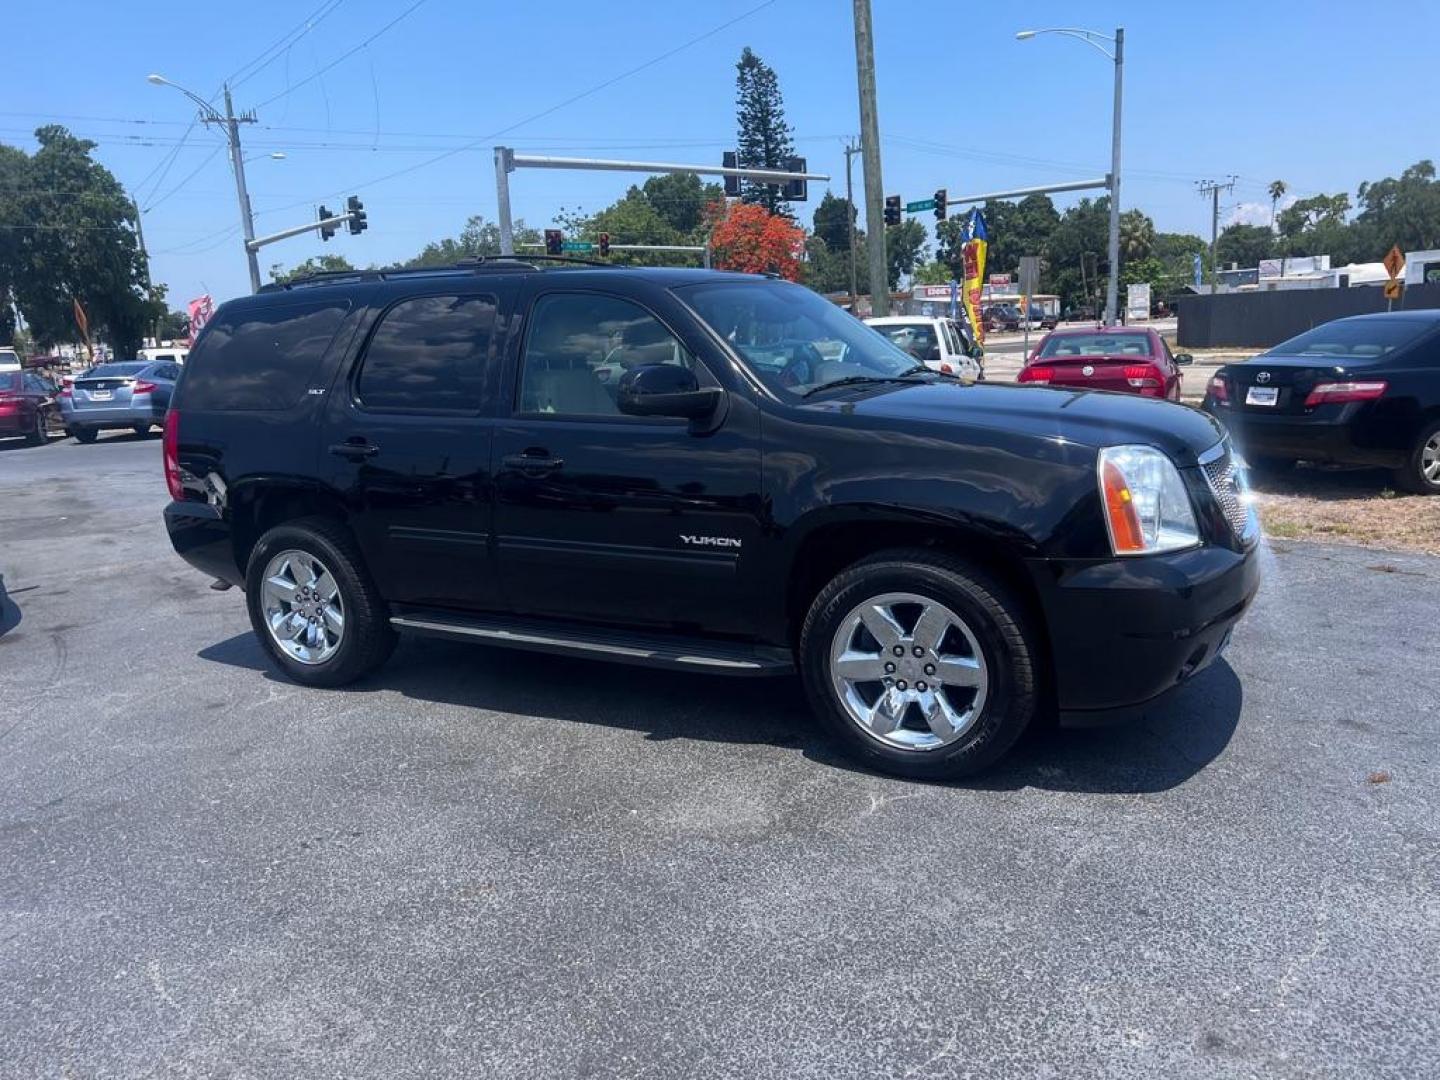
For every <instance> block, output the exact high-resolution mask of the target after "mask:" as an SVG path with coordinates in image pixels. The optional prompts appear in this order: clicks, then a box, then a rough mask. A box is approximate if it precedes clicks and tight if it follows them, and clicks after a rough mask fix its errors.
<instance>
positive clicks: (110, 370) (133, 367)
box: [80, 360, 149, 379]
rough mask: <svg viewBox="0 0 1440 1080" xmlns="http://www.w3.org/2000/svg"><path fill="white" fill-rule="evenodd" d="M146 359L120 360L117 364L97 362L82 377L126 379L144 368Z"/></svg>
mask: <svg viewBox="0 0 1440 1080" xmlns="http://www.w3.org/2000/svg"><path fill="white" fill-rule="evenodd" d="M147 363H149V361H148V360H122V361H121V362H120V363H118V364H97V365H96V366H95V367H93V368H91V369H90V370H89V371H87V372H86V373H85V374H84V375H82V376H80V377H81V378H82V379H128V378H130V376H132V375H136V374H138V373H139V372H141V371H143V370H145V365H146V364H147Z"/></svg>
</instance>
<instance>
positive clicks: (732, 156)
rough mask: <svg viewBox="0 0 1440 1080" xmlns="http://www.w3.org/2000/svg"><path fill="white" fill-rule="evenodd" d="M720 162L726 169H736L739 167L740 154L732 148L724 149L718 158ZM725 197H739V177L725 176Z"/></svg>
mask: <svg viewBox="0 0 1440 1080" xmlns="http://www.w3.org/2000/svg"><path fill="white" fill-rule="evenodd" d="M720 164H721V165H722V166H723V167H724V168H727V169H738V168H739V167H740V155H739V154H737V153H736V152H735V151H734V150H726V151H725V153H724V154H723V155H722V156H721V158H720ZM725 197H726V198H727V199H738V198H739V197H740V177H738V176H727V177H725Z"/></svg>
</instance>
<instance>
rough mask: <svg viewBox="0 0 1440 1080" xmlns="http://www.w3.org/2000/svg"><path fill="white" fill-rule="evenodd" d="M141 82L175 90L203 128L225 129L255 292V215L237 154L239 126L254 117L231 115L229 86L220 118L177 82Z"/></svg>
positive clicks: (153, 79) (257, 286) (157, 79)
mask: <svg viewBox="0 0 1440 1080" xmlns="http://www.w3.org/2000/svg"><path fill="white" fill-rule="evenodd" d="M145 79H146V81H147V82H150V83H153V84H154V85H156V86H169V87H172V88H173V89H176V90H179V91H180V92H181V93H182V94H184V95H185V96H186V97H188V98H189V99H190V100H191V101H193V102H195V104H196V105H198V106H199V107H200V120H201V122H202V123H204V124H205V125H206V126H207V127H208V126H209V125H210V124H218V125H219V126H220V127H222V128H223V129H224V130H225V142H226V143H227V144H229V147H230V167H231V169H232V170H233V171H234V173H235V198H236V200H237V201H238V202H239V203H240V225H241V228H242V229H243V230H244V232H245V261H246V262H247V263H248V264H249V268H250V291H251V292H259V291H260V262H259V260H258V259H257V258H256V255H255V252H254V250H253V249H252V248H251V245H250V242H251V241H252V240H254V239H255V215H254V214H253V213H252V212H251V209H250V193H249V191H247V190H246V187H245V156H244V154H242V153H241V151H240V125H241V124H253V123H254V122H255V115H254V114H253V113H245V114H243V115H241V116H236V115H235V107H234V105H232V104H231V101H230V84H229V83H226V84H225V115H224V116H221V115H220V113H219V112H217V111H216V109H215V107H214V106H213V105H211V104H210V103H209V102H208V101H206V100H205V99H204V98H202V97H201V96H200V95H199V94H196V93H193V92H192V91H190V90H186V89H185V87H183V86H181V85H180V84H179V83H173V82H171V81H170V80H169V79H167V78H165V76H164V75H147V76H145Z"/></svg>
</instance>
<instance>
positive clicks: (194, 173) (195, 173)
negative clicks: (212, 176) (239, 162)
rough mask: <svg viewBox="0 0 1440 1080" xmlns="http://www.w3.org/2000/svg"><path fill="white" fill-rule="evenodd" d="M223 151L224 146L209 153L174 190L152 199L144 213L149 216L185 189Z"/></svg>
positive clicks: (152, 193) (157, 186)
mask: <svg viewBox="0 0 1440 1080" xmlns="http://www.w3.org/2000/svg"><path fill="white" fill-rule="evenodd" d="M223 149H224V147H222V146H217V147H215V148H214V149H213V150H211V151H210V153H209V154H208V155H206V157H205V160H204V161H202V162H200V164H199V165H197V166H195V168H194V170H193V171H191V172H189V173H187V174H186V176H185V179H184V180H181V181H180V183H178V184H176V185H175V186H174V187H173V188H171V189H170V190H169V191H167V192H166V193H165V194H164V195H161V196H160V197H159V198H158V199H152V200H151V202H150V205H149V206H147V207H145V210H144V212H145V213H147V214H148V213H149V212H150V211H151V210H154V209H155V208H156V207H157V206H159V205H160V204H161V203H163V202H164V201H165V200H166V199H168V198H170V196H171V195H174V194H175V193H176V192H177V191H179V190H180V189H181V188H183V187H184V186H185V185H186V184H188V183H189V182H190V181H191V180H194V179H195V177H197V176H198V175H200V171H201V170H202V169H204V168H205V166H207V165H209V164H210V162H212V161H214V160H215V157H216V155H217V154H219V153H220V151H221V150H223ZM156 188H157V189H158V188H159V185H158V184H157V185H156ZM151 195H152V196H153V195H154V192H151Z"/></svg>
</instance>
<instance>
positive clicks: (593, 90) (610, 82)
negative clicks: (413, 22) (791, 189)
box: [269, 0, 776, 213]
mask: <svg viewBox="0 0 1440 1080" xmlns="http://www.w3.org/2000/svg"><path fill="white" fill-rule="evenodd" d="M422 2H423V0H422ZM775 2H776V0H763V2H762V3H759V4H757V5H755V6H754V7H752V8H749V9H747V10H746V11H743V12H741V13H740V14H739V15H736V16H735V17H734V18H733V19H727V20H726V21H725V22H723V23H721V24H720V25H719V26H716V27H713V28H711V29H709V30H707V31H705V32H704V33H703V34H698V35H696V36H695V37H693V38H690V39H689V40H688V41H685V42H683V43H681V44H679V45H676V46H675V47H674V48H672V49H669V50H667V51H665V52H663V53H661V54H660V55H659V56H656V57H653V58H651V59H649V60H646V61H645V62H644V63H643V64H639V65H637V66H635V67H633V68H630V69H628V70H626V71H622V72H621V73H620V74H618V75H615V76H612V77H611V78H609V79H606V80H605V81H604V82H601V83H597V84H596V85H595V86H592V87H590V88H589V89H588V90H582V91H581V92H580V93H578V94H573V95H571V96H570V97H568V98H566V99H565V100H564V101H561V102H558V103H557V104H555V105H551V106H550V107H549V108H546V109H542V110H540V111H539V112H538V113H534V114H533V115H531V116H527V117H525V118H524V119H523V120H517V121H516V122H515V123H513V124H510V125H509V126H507V127H503V128H500V129H499V130H498V131H492V132H490V133H489V134H488V135H481V136H479V137H478V138H475V139H472V140H471V141H470V142H468V143H466V144H464V145H463V146H457V147H454V148H453V149H450V150H446V151H444V152H442V153H439V154H436V155H435V156H434V157H431V158H427V159H426V160H424V161H421V162H417V163H416V164H414V165H408V166H406V167H405V168H403V169H397V170H395V171H394V172H391V173H386V174H385V175H384V176H378V177H375V178H374V179H372V180H366V181H365V182H363V183H359V184H349V185H346V187H345V188H344V190H346V191H357V190H364V189H366V188H371V187H374V186H376V185H377V184H383V183H385V182H387V181H390V180H394V179H397V178H398V177H401V176H408V175H409V174H410V173H412V172H417V171H419V170H420V169H424V168H428V167H429V166H431V165H435V164H437V163H439V162H441V161H444V160H445V159H447V158H450V157H454V156H455V155H456V154H459V153H463V152H465V151H467V150H473V149H475V148H476V147H477V146H481V145H483V144H485V143H488V142H489V141H490V140H492V139H498V138H499V137H500V136H502V135H508V134H509V133H510V132H512V131H514V130H515V129H516V128H519V127H524V126H525V125H526V124H531V123H534V122H535V121H536V120H540V119H543V118H544V117H546V116H549V115H551V114H552V113H556V112H559V111H560V110H561V109H563V108H565V107H566V106H568V105H573V104H575V102H577V101H581V100H583V99H584V98H587V97H590V96H591V95H592V94H598V93H599V92H600V91H601V90H605V89H608V88H609V87H611V86H614V85H615V84H616V83H618V82H620V81H621V80H623V79H628V78H629V77H630V76H632V75H637V74H639V73H640V72H642V71H645V70H646V69H648V68H652V67H654V66H655V65H656V64H659V63H661V62H662V61H664V60H668V59H669V58H670V57H672V56H674V55H676V54H677V53H680V52H683V51H684V50H686V49H688V48H690V47H691V46H692V45H698V44H699V43H700V42H702V41H705V40H706V39H708V38H712V37H714V36H715V35H716V34H718V33H720V32H722V31H724V30H728V29H729V28H730V27H732V26H734V25H735V24H736V23H738V22H741V21H743V20H744V19H748V18H749V17H750V16H751V15H754V14H756V13H757V12H760V11H763V10H764V9H765V8H767V7H770V6H771V5H772V4H774V3H775ZM340 190H341V189H339V188H336V189H332V191H329V192H326V193H325V194H326V195H330V194H333V193H334V192H336V191H340ZM313 201H315V200H313V199H306V200H304V201H303V202H297V203H291V204H289V205H287V206H278V207H274V208H273V209H272V210H270V211H269V212H270V213H275V212H278V211H281V210H289V209H292V208H293V207H295V206H303V205H305V203H310V202H313Z"/></svg>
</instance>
